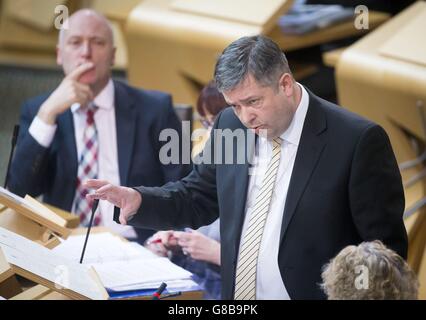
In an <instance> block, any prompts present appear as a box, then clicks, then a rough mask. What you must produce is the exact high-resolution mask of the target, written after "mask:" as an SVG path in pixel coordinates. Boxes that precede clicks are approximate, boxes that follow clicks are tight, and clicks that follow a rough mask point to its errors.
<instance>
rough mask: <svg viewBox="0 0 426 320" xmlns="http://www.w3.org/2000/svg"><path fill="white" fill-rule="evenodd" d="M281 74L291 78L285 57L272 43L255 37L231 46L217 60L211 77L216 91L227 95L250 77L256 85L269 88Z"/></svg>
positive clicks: (245, 38)
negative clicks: (286, 74) (213, 78)
mask: <svg viewBox="0 0 426 320" xmlns="http://www.w3.org/2000/svg"><path fill="white" fill-rule="evenodd" d="M283 73H289V74H291V70H290V67H289V65H288V61H287V58H286V56H285V54H284V53H283V52H282V51H281V49H280V47H279V46H278V45H277V44H276V43H275V42H274V41H272V40H271V39H269V38H267V37H265V36H262V35H257V36H251V37H243V38H240V39H238V40H236V41H234V42H233V43H231V44H230V45H229V46H228V47H227V48H226V49H225V50H224V51H223V53H222V54H221V56H220V57H219V59H218V61H217V63H216V68H215V73H214V77H215V82H216V86H217V88H218V89H219V91H221V92H226V91H230V90H232V89H234V88H236V87H237V86H238V85H239V84H240V83H242V82H243V81H244V80H245V79H246V77H247V76H248V75H249V74H251V75H252V76H253V77H254V78H255V80H256V81H257V82H258V83H259V84H261V85H264V86H272V85H273V84H275V83H276V81H277V80H278V78H279V77H280V76H281V75H282V74H283ZM277 87H278V83H277Z"/></svg>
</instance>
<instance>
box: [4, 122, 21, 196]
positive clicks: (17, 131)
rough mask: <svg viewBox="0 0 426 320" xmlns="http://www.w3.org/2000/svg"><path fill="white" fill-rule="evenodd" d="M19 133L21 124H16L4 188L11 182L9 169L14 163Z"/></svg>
mask: <svg viewBox="0 0 426 320" xmlns="http://www.w3.org/2000/svg"><path fill="white" fill-rule="evenodd" d="M18 135H19V124H15V127H14V128H13V135H12V141H11V142H12V148H11V149H10V154H9V161H8V163H7V170H6V178H5V179H4V188H5V189H7V184H8V182H9V171H10V165H11V163H12V159H13V153H14V151H15V146H16V142H18Z"/></svg>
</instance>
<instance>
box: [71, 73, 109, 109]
mask: <svg viewBox="0 0 426 320" xmlns="http://www.w3.org/2000/svg"><path fill="white" fill-rule="evenodd" d="M114 99H115V92H114V82H113V81H112V80H111V79H109V81H108V83H107V85H106V86H105V88H103V89H102V91H101V92H99V94H98V95H97V96H96V97H95V100H93V103H94V104H95V105H96V106H97V107H98V108H100V109H104V110H109V109H112V108H113V107H114ZM78 109H80V104H79V103H74V104H73V105H72V106H71V111H72V112H73V113H74V112H76V111H77V110H78Z"/></svg>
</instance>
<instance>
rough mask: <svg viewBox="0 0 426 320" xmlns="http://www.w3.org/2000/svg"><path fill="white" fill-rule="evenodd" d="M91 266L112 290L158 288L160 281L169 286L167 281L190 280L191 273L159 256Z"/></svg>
mask: <svg viewBox="0 0 426 320" xmlns="http://www.w3.org/2000/svg"><path fill="white" fill-rule="evenodd" d="M93 267H94V268H95V270H96V272H97V273H98V274H99V277H100V278H101V281H102V283H103V284H104V285H105V287H107V288H108V289H112V290H114V291H129V290H141V289H152V288H158V286H159V285H160V284H161V283H162V282H166V283H167V285H168V288H169V281H178V280H184V279H188V280H190V278H191V275H192V274H191V273H190V272H188V271H186V270H185V269H183V268H181V267H179V266H177V265H175V264H173V263H172V262H170V260H169V259H167V258H160V257H157V258H151V259H136V260H130V261H112V262H107V263H99V264H94V265H93ZM170 285H171V284H170ZM169 289H170V288H169Z"/></svg>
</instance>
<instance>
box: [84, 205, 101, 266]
mask: <svg viewBox="0 0 426 320" xmlns="http://www.w3.org/2000/svg"><path fill="white" fill-rule="evenodd" d="M98 204H99V200H98V199H95V200H93V204H92V215H91V216H90V222H89V227H88V228H87V233H86V239H85V240H84V246H83V252H82V253H81V258H80V264H81V263H83V258H84V253H85V252H86V246H87V240H89V234H90V230H91V229H92V224H93V218H94V217H95V212H96V209H97V208H98Z"/></svg>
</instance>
